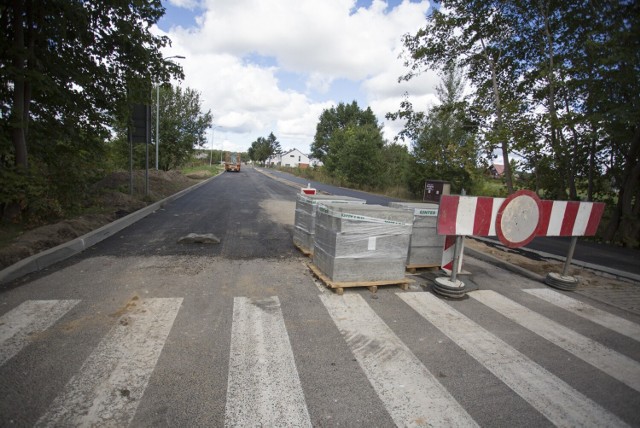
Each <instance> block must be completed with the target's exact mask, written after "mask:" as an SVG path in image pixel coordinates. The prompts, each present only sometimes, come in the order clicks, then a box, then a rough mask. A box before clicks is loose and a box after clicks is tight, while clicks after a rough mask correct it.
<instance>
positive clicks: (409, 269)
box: [406, 265, 440, 273]
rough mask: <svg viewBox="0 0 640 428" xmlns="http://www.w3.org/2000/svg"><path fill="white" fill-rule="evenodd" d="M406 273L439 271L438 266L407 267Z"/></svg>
mask: <svg viewBox="0 0 640 428" xmlns="http://www.w3.org/2000/svg"><path fill="white" fill-rule="evenodd" d="M406 269H407V272H409V273H417V272H422V271H435V270H439V269H440V265H407V266H406Z"/></svg>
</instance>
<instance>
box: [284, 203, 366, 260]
mask: <svg viewBox="0 0 640 428" xmlns="http://www.w3.org/2000/svg"><path fill="white" fill-rule="evenodd" d="M365 202H366V201H365V200H364V199H359V198H352V197H349V196H337V195H302V194H298V196H297V200H296V210H295V220H294V230H293V242H294V244H296V245H297V246H298V247H300V248H301V249H302V250H304V251H309V252H311V251H313V240H314V234H315V219H316V211H317V208H318V204H321V203H332V204H364V203H365Z"/></svg>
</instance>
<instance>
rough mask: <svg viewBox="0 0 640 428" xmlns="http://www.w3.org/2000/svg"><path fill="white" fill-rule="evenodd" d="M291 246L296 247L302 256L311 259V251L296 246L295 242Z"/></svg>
mask: <svg viewBox="0 0 640 428" xmlns="http://www.w3.org/2000/svg"><path fill="white" fill-rule="evenodd" d="M293 246H294V247H296V248H297V249H298V251H300V252H301V253H302V254H304V255H305V256H307V257H313V251H311V250H305V249H304V248H302V247H301V246H300V245H298V244H296V243H295V242H294V243H293Z"/></svg>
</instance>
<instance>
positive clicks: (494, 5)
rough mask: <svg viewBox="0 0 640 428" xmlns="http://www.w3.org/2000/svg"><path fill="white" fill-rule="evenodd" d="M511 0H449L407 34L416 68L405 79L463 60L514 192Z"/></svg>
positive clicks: (489, 136)
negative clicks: (509, 108)
mask: <svg viewBox="0 0 640 428" xmlns="http://www.w3.org/2000/svg"><path fill="white" fill-rule="evenodd" d="M507 8H508V2H502V1H485V0H444V1H442V2H440V5H439V8H434V10H433V12H432V13H431V14H430V15H429V16H428V18H427V24H426V25H425V27H424V28H422V29H421V30H419V31H418V32H417V33H416V34H415V35H409V34H407V35H405V36H404V38H403V42H404V45H405V49H406V53H407V56H406V60H405V65H406V66H408V67H409V68H410V71H409V72H408V73H407V74H406V75H405V76H403V77H401V80H410V79H411V78H413V77H414V76H415V75H417V74H419V73H421V72H422V71H423V70H424V69H444V68H445V67H446V66H449V65H451V64H454V63H458V64H460V66H461V67H462V69H463V70H465V73H466V77H467V78H468V79H469V80H470V81H471V82H472V83H473V84H474V85H475V87H476V88H477V93H476V95H477V101H478V102H479V103H480V105H481V106H482V107H484V108H478V109H477V111H478V112H484V113H485V114H484V115H483V116H482V119H484V123H485V128H486V131H485V132H486V134H487V138H486V139H487V141H488V142H489V144H490V147H489V148H488V150H487V151H489V152H491V151H492V149H493V146H494V145H499V147H500V149H501V152H502V157H503V160H504V166H505V181H506V185H507V189H508V192H509V193H512V192H513V190H514V187H513V177H512V172H511V168H510V163H509V155H510V144H509V143H510V140H511V138H510V136H509V129H508V128H507V127H505V123H504V122H505V117H504V100H503V96H504V93H505V92H506V91H507V90H508V89H509V88H510V87H511V86H512V85H513V83H514V82H516V81H517V80H514V73H513V72H514V63H513V62H512V58H510V57H509V56H508V53H509V52H508V51H507V50H506V48H507V46H508V42H509V41H510V40H511V37H512V36H513V34H515V30H514V25H513V22H512V21H511V20H510V18H511V15H510V14H509V13H507Z"/></svg>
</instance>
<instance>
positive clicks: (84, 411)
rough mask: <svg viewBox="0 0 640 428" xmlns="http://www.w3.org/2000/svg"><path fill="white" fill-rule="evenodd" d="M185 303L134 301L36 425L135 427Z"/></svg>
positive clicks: (165, 300) (157, 300)
mask: <svg viewBox="0 0 640 428" xmlns="http://www.w3.org/2000/svg"><path fill="white" fill-rule="evenodd" d="M181 304H182V298H167V299H143V300H139V301H131V302H130V303H129V305H127V308H128V309H127V311H126V312H125V313H124V314H123V315H122V316H121V317H120V319H119V320H118V322H117V324H116V325H115V326H114V327H113V328H112V329H111V331H109V333H108V334H107V335H106V336H105V337H104V338H103V340H102V341H101V342H100V343H99V344H98V346H97V347H96V349H95V350H94V351H93V352H92V353H91V355H89V357H88V358H87V359H86V361H85V362H84V364H83V365H82V367H81V368H80V370H79V372H78V373H77V374H76V375H75V376H74V377H72V378H71V380H70V381H69V383H67V385H66V386H65V388H64V390H63V392H62V393H61V394H60V395H59V396H58V397H56V399H55V400H54V401H53V403H52V404H51V407H50V408H49V410H48V411H47V412H46V413H45V414H44V415H43V416H42V417H41V418H40V419H39V420H38V422H37V424H36V425H37V426H102V425H106V426H127V425H129V424H130V423H131V421H132V420H133V417H134V415H135V412H136V409H137V407H138V403H140V399H141V398H142V395H143V394H144V390H145V388H146V387H147V384H148V382H149V378H150V377H151V373H152V372H153V369H154V367H155V365H156V362H157V361H158V358H159V356H160V352H161V351H162V347H163V346H164V342H165V340H166V338H167V336H168V335H169V331H170V330H171V326H172V325H173V321H174V320H175V318H176V315H177V313H178V310H179V309H180V305H181Z"/></svg>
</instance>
